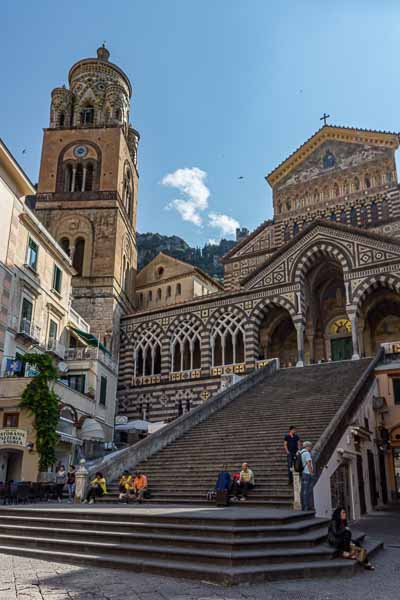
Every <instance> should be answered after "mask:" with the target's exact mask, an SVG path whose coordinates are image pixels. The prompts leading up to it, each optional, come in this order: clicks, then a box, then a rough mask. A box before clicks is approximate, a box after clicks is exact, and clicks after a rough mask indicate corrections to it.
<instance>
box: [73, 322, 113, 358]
mask: <svg viewBox="0 0 400 600" xmlns="http://www.w3.org/2000/svg"><path fill="white" fill-rule="evenodd" d="M71 329H72V330H73V331H75V333H77V334H78V335H79V337H81V338H82V339H83V340H84V341H85V342H86V343H87V344H89V346H93V347H94V348H100V350H102V351H103V352H104V353H105V354H108V355H109V356H112V354H111V352H110V351H109V350H107V348H106V347H105V346H104V345H103V344H102V343H101V342H100V340H98V339H97V337H96V336H95V335H93V333H88V332H87V331H82V329H77V328H76V327H71Z"/></svg>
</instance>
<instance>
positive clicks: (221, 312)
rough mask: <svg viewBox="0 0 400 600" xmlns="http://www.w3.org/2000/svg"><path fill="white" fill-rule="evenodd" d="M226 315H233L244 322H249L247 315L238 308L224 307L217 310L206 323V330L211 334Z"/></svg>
mask: <svg viewBox="0 0 400 600" xmlns="http://www.w3.org/2000/svg"><path fill="white" fill-rule="evenodd" d="M225 313H231V314H232V315H235V316H237V317H239V316H240V317H241V318H242V320H243V321H246V320H247V315H246V313H245V312H244V310H242V309H241V308H239V307H238V306H224V307H222V308H219V309H218V310H216V311H215V312H214V313H213V314H212V315H211V317H210V318H209V319H208V321H207V323H206V329H207V331H208V332H209V333H210V332H211V331H212V330H213V328H214V325H215V323H216V321H218V320H219V319H221V318H222V317H223V316H224V315H225Z"/></svg>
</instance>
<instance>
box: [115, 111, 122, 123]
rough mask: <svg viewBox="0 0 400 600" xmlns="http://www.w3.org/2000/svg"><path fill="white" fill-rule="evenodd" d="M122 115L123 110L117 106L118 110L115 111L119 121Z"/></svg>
mask: <svg viewBox="0 0 400 600" xmlns="http://www.w3.org/2000/svg"><path fill="white" fill-rule="evenodd" d="M121 117H122V111H121V109H120V108H117V110H116V111H115V118H116V119H117V121H120V120H121Z"/></svg>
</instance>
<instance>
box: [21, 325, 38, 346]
mask: <svg viewBox="0 0 400 600" xmlns="http://www.w3.org/2000/svg"><path fill="white" fill-rule="evenodd" d="M18 335H19V336H20V337H23V338H25V339H26V340H28V341H30V342H33V343H36V344H38V343H39V342H40V327H38V326H37V325H35V323H34V322H33V321H30V320H29V319H21V322H20V325H19V328H18Z"/></svg>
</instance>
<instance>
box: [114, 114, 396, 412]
mask: <svg viewBox="0 0 400 600" xmlns="http://www.w3.org/2000/svg"><path fill="white" fill-rule="evenodd" d="M398 145H399V137H398V135H397V134H395V133H390V132H380V131H370V130H359V129H353V128H346V127H337V126H331V125H324V126H323V127H322V128H321V129H319V130H318V131H317V132H316V133H315V134H314V135H313V136H312V137H311V138H310V139H309V140H307V141H306V142H305V143H304V144H303V145H302V146H301V147H300V148H299V149H298V150H296V151H295V152H294V153H293V154H291V155H290V156H289V157H288V158H287V159H286V160H284V161H283V162H282V163H281V164H280V165H279V166H278V167H277V168H276V169H274V170H273V171H272V172H271V173H270V174H269V175H268V176H267V177H266V180H267V182H268V183H269V185H270V186H271V187H272V191H273V209H274V216H273V219H271V220H269V221H266V222H265V223H263V224H262V225H261V226H260V227H258V228H257V229H256V230H255V231H254V232H253V233H251V234H249V235H248V236H246V237H245V238H244V239H242V240H241V241H240V242H239V243H238V244H237V245H236V246H235V247H234V248H233V249H232V250H231V251H230V252H229V253H228V254H227V255H225V257H224V258H223V262H224V269H225V278H224V290H223V291H220V292H217V293H214V294H210V295H208V296H206V297H203V298H198V299H197V298H196V299H192V300H190V301H187V302H184V303H180V304H175V305H170V306H163V307H160V308H159V309H157V307H154V308H152V309H151V310H141V309H140V307H139V308H138V309H136V311H135V312H134V313H132V314H130V315H127V316H124V317H123V318H122V320H121V354H120V375H119V403H120V411H121V413H124V414H126V415H127V416H128V417H129V418H142V417H145V418H147V419H150V420H170V419H174V418H176V417H177V416H179V415H180V414H182V413H184V412H186V411H187V410H190V409H191V408H193V407H195V406H197V405H199V404H200V403H201V402H204V401H205V400H207V399H208V398H210V397H211V396H212V395H213V394H215V393H216V392H217V391H218V390H219V389H220V386H221V378H223V379H225V377H226V376H233V377H234V376H235V375H238V376H242V375H245V374H247V373H249V372H251V371H253V370H254V369H259V368H263V367H264V366H265V365H266V364H267V361H268V360H269V359H271V358H278V359H279V362H280V365H281V367H294V366H298V367H302V366H305V365H308V364H312V363H318V362H322V361H335V360H346V359H352V358H354V359H357V358H359V357H361V356H371V355H374V354H375V353H376V351H377V349H378V347H379V346H380V344H381V343H383V342H391V341H392V342H393V341H396V340H399V339H400V295H399V293H400V239H399V234H400V195H399V190H398V186H397V173H396V166H395V151H396V149H397V148H398ZM182 365H186V368H185V367H182Z"/></svg>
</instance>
